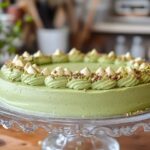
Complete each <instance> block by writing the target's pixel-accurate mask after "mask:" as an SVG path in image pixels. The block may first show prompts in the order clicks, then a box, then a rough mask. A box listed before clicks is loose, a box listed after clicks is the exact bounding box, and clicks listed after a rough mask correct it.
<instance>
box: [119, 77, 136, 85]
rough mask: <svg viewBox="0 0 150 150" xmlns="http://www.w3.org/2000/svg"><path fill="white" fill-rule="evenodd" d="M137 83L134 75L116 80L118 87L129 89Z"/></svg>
mask: <svg viewBox="0 0 150 150" xmlns="http://www.w3.org/2000/svg"><path fill="white" fill-rule="evenodd" d="M138 83H139V80H138V79H137V77H136V76H135V75H126V76H124V77H123V78H121V79H119V80H118V83H117V84H118V87H131V86H135V85H137V84H138Z"/></svg>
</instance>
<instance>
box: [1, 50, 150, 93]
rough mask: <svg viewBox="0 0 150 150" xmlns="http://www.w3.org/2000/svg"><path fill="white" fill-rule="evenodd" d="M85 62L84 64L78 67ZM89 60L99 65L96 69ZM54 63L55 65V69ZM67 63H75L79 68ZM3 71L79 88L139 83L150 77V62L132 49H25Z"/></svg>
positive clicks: (22, 78)
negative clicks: (49, 51) (47, 51)
mask: <svg viewBox="0 0 150 150" xmlns="http://www.w3.org/2000/svg"><path fill="white" fill-rule="evenodd" d="M62 64H65V67H64V66H62ZM81 64H84V67H83V68H82V69H79V70H78V69H77V70H75V68H76V66H77V65H81ZM89 64H91V65H92V66H95V65H97V66H98V67H97V69H95V70H94V71H93V70H91V69H90V67H89ZM51 65H55V67H54V68H53V69H52V68H51V67H50V66H51ZM67 65H68V66H72V67H73V70H75V71H73V70H72V68H71V69H70V68H68V67H67ZM1 72H2V74H3V76H4V77H5V78H6V79H8V80H10V81H13V82H18V81H19V82H23V83H25V84H28V85H34V86H36V85H37V86H38V85H46V86H48V87H51V88H71V89H79V90H80V89H97V90H99V89H111V88H116V87H123V86H135V85H138V84H143V83H148V82H149V81H150V79H149V78H150V77H149V75H150V64H149V63H148V62H146V61H145V60H143V59H141V58H134V57H133V56H131V54H130V53H129V52H128V53H126V54H124V55H121V56H117V55H116V54H115V53H114V52H113V51H112V52H110V53H108V54H101V53H99V52H98V51H97V50H96V49H93V50H91V51H90V52H88V53H87V54H83V53H82V52H81V51H80V50H77V49H76V48H73V49H71V51H70V52H69V53H64V52H62V51H61V50H59V49H57V50H56V51H55V52H54V53H53V54H51V55H44V54H43V53H42V52H40V51H37V52H36V53H34V54H33V55H31V54H29V53H28V52H24V53H23V54H22V55H16V56H15V57H14V58H13V59H12V60H9V61H7V62H6V63H5V64H4V65H3V66H2V68H1ZM33 81H34V82H33ZM37 81H38V82H37ZM39 81H40V82H39ZM128 82H129V83H128ZM37 83H38V84H37Z"/></svg>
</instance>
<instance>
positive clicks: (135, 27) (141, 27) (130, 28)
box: [92, 22, 150, 35]
mask: <svg viewBox="0 0 150 150" xmlns="http://www.w3.org/2000/svg"><path fill="white" fill-rule="evenodd" d="M92 30H93V31H94V32H101V33H113V34H117V33H121V34H146V35H149V34H150V24H127V23H118V22H117V23H116V22H101V23H97V24H95V25H94V26H93V27H92Z"/></svg>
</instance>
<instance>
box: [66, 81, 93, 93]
mask: <svg viewBox="0 0 150 150" xmlns="http://www.w3.org/2000/svg"><path fill="white" fill-rule="evenodd" d="M67 87H68V88H70V89H75V90H87V89H90V88H91V82H90V81H89V80H87V79H72V80H71V81H69V82H68V84H67Z"/></svg>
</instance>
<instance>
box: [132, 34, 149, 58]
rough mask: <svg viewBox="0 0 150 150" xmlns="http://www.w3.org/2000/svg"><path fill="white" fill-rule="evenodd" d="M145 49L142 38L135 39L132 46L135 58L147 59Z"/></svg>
mask: <svg viewBox="0 0 150 150" xmlns="http://www.w3.org/2000/svg"><path fill="white" fill-rule="evenodd" d="M145 53H146V52H145V48H144V45H143V40H142V38H141V37H140V36H135V37H133V42H132V46H131V54H132V55H133V56H134V57H141V58H145Z"/></svg>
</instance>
